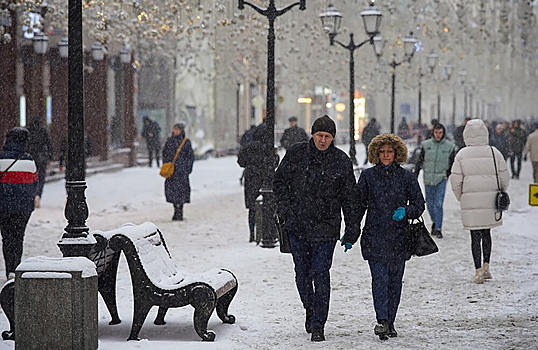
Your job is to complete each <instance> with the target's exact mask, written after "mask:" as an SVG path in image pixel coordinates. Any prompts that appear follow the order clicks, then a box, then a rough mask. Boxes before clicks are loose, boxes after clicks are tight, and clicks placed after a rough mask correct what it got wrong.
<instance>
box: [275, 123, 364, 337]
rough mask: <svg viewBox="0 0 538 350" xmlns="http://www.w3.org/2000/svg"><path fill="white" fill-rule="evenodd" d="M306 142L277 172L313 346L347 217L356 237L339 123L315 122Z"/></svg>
mask: <svg viewBox="0 0 538 350" xmlns="http://www.w3.org/2000/svg"><path fill="white" fill-rule="evenodd" d="M311 134H312V137H311V138H310V140H309V141H308V142H300V143H297V144H295V145H294V146H292V147H291V148H290V149H289V150H288V152H286V155H285V156H284V158H283V159H282V162H281V163H280V166H279V167H278V169H277V171H276V173H275V179H274V191H275V196H276V201H277V210H278V215H279V216H280V217H281V218H282V219H283V221H284V224H283V230H285V231H286V233H287V234H288V236H289V241H290V248H291V254H292V256H293V263H294V265H295V282H296V285H297V290H298V291H299V296H300V298H301V302H302V304H303V307H304V308H305V310H306V320H305V329H306V332H307V333H312V336H311V341H314V342H317V341H324V340H325V334H324V327H325V323H326V321H327V317H328V314H329V300H330V290H331V281H330V272H329V271H330V268H331V265H332V260H333V254H334V248H335V245H336V241H337V240H338V238H339V236H340V225H341V221H342V217H341V214H340V213H341V212H343V213H344V221H345V226H346V230H347V231H348V232H349V234H351V235H355V232H354V231H355V226H354V223H355V218H354V213H355V210H354V209H353V208H354V207H353V192H352V188H353V185H354V183H355V176H354V174H353V164H352V162H351V159H350V158H349V157H348V156H347V155H346V154H345V153H344V152H343V151H342V150H340V149H338V148H336V147H335V146H334V143H333V139H334V136H335V135H336V124H335V123H334V121H333V120H332V119H331V118H329V116H327V115H324V116H322V117H320V118H318V119H316V120H315V121H314V124H313V125H312V128H311Z"/></svg>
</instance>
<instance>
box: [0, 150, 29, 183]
mask: <svg viewBox="0 0 538 350" xmlns="http://www.w3.org/2000/svg"><path fill="white" fill-rule="evenodd" d="M23 154H24V152H21V153H19V155H18V156H17V158H15V160H14V161H13V163H11V164H10V165H9V166H8V167H7V168H6V170H5V171H3V172H2V175H0V179H2V178H3V177H4V175H6V173H7V172H8V171H9V169H11V167H12V166H14V165H15V163H17V161H18V160H19V159H21V157H22V155H23Z"/></svg>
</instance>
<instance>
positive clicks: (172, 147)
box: [163, 123, 194, 221]
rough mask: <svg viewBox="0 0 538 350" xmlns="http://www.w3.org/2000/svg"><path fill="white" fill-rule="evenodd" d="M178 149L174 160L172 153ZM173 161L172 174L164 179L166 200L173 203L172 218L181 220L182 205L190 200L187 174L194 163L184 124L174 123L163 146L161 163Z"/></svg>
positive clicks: (190, 171)
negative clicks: (170, 133)
mask: <svg viewBox="0 0 538 350" xmlns="http://www.w3.org/2000/svg"><path fill="white" fill-rule="evenodd" d="M178 149H179V154H178V157H177V158H176V160H175V162H174V155H175V154H176V152H177V151H178ZM170 162H174V174H173V175H172V176H171V177H169V178H167V179H166V180H165V181H164V194H165V196H166V201H167V202H168V203H172V204H173V205H174V215H173V216H172V220H174V221H183V205H184V204H185V203H190V202H191V185H190V181H189V175H190V173H192V166H193V164H194V151H193V150H192V145H191V141H190V140H189V139H188V138H187V136H186V135H185V124H183V123H179V124H176V125H174V128H173V129H172V135H171V136H170V137H168V139H167V140H166V143H165V144H164V147H163V163H170Z"/></svg>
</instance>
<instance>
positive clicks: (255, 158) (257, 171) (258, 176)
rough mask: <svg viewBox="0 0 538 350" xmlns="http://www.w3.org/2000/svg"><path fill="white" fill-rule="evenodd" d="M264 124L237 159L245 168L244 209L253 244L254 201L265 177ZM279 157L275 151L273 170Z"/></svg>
mask: <svg viewBox="0 0 538 350" xmlns="http://www.w3.org/2000/svg"><path fill="white" fill-rule="evenodd" d="M264 132H265V124H260V126H259V127H257V128H256V129H255V130H254V132H253V134H252V141H251V142H249V143H248V144H246V145H245V146H244V147H241V149H240V150H239V155H238V158H237V163H238V164H239V166H240V167H242V168H245V170H244V172H243V177H244V182H245V187H244V195H245V207H246V208H247V209H248V227H249V231H250V236H249V240H248V241H249V242H254V233H255V229H256V199H257V198H258V196H259V195H260V189H261V188H262V185H263V179H264V176H265V174H266V173H265V171H264V169H265V147H266V145H265V144H264V143H263V134H264ZM278 161H279V156H278V153H277V152H276V150H275V159H274V168H276V167H277V166H278Z"/></svg>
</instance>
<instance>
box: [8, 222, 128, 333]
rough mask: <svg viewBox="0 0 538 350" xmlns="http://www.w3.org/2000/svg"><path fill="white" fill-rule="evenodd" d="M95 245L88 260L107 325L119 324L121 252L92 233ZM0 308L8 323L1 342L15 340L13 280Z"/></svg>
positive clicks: (96, 233)
mask: <svg viewBox="0 0 538 350" xmlns="http://www.w3.org/2000/svg"><path fill="white" fill-rule="evenodd" d="M93 236H94V237H95V240H96V241H97V243H96V244H95V245H94V247H93V248H92V250H91V253H90V257H89V258H90V260H92V261H93V262H94V263H95V268H96V270H97V275H98V282H97V284H98V290H99V293H101V297H102V298H103V300H104V302H105V305H106V306H107V308H108V311H109V312H110V315H111V317H112V320H111V321H110V322H109V323H108V324H109V325H114V324H119V323H121V320H120V318H119V316H118V308H117V306H116V275H117V272H118V262H119V259H120V254H121V251H114V250H112V249H111V248H110V246H109V245H108V239H107V238H105V237H104V236H102V235H100V234H99V232H94V233H93ZM0 306H1V307H2V310H3V311H4V314H5V315H6V317H7V319H8V321H9V331H3V332H2V339H3V340H15V280H14V279H11V280H9V281H7V282H6V283H5V284H4V286H3V287H2V290H1V291H0Z"/></svg>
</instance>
